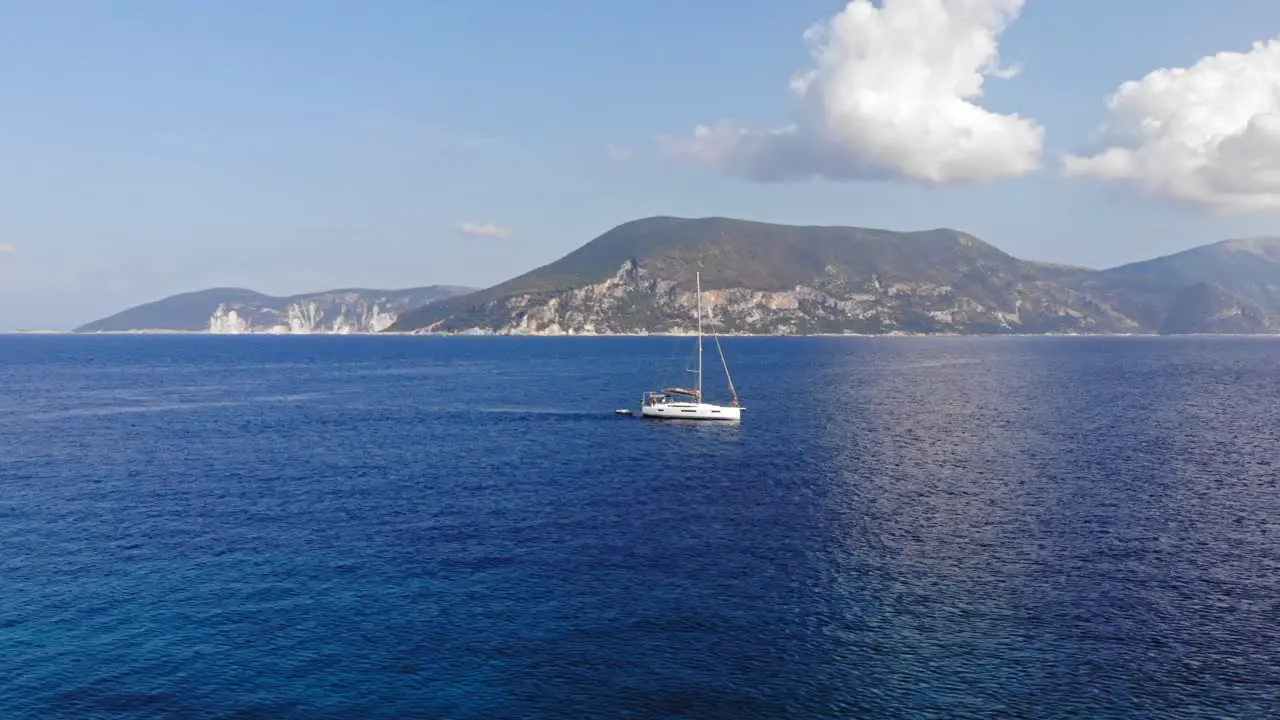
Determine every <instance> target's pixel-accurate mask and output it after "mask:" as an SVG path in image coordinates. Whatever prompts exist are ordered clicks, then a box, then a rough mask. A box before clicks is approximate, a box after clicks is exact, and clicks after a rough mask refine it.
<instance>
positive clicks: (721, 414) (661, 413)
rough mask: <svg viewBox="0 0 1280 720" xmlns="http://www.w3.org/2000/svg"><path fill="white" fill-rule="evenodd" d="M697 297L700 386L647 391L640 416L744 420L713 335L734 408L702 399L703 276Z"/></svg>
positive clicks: (727, 366) (726, 365) (721, 351)
mask: <svg viewBox="0 0 1280 720" xmlns="http://www.w3.org/2000/svg"><path fill="white" fill-rule="evenodd" d="M694 278H695V282H696V283H697V294H698V368H697V370H696V371H695V372H696V373H697V375H698V383H697V385H696V386H695V387H693V388H680V387H669V388H664V389H663V390H661V391H652V390H651V391H649V392H646V393H645V394H644V396H643V398H642V399H641V404H640V415H641V416H642V417H647V418H659V419H668V420H741V419H742V411H743V410H744V409H745V408H743V407H742V405H741V404H740V403H739V402H738V391H737V390H735V389H734V387H733V378H732V377H730V376H729V363H728V361H726V360H725V358H724V349H723V348H721V347H720V336H719V335H716V334H715V333H714V331H713V332H712V337H714V338H715V341H716V350H718V351H719V352H720V363H721V364H722V365H724V376H725V379H726V380H728V381H729V392H730V394H732V395H733V403H732V404H731V405H716V404H714V403H708V402H703V398H702V273H701V272H698V273H696V274H695V275H694Z"/></svg>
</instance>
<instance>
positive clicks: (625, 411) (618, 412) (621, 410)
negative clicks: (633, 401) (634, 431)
mask: <svg viewBox="0 0 1280 720" xmlns="http://www.w3.org/2000/svg"><path fill="white" fill-rule="evenodd" d="M613 414H614V415H633V414H634V413H632V412H631V411H630V410H628V409H626V408H619V409H618V410H614V411H613Z"/></svg>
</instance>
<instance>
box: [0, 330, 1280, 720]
mask: <svg viewBox="0 0 1280 720" xmlns="http://www.w3.org/2000/svg"><path fill="white" fill-rule="evenodd" d="M723 345H724V350H725V353H726V354H727V356H728V360H729V368H730V370H731V371H732V373H733V380H734V382H735V383H736V384H737V386H738V389H739V391H740V393H741V395H742V397H743V402H744V405H745V406H746V407H747V411H746V416H745V419H744V420H743V422H742V423H741V424H740V425H698V424H677V423H663V422H660V421H646V420H641V419H639V418H628V417H622V416H616V415H614V413H613V410H614V409H615V408H619V407H629V408H632V409H635V410H636V411H637V412H638V407H639V401H640V394H641V393H642V392H643V391H644V390H647V389H652V388H653V386H654V385H658V386H661V385H662V384H673V383H675V382H680V383H682V384H684V383H687V382H689V378H690V377H691V376H688V375H683V374H682V373H683V371H684V370H685V369H686V367H687V366H686V361H687V360H688V358H689V355H690V353H691V350H692V341H691V340H689V339H687V338H686V339H679V338H558V339H550V338H431V337H202V336H144V337H124V336H91V337H84V336H33V337H0V718H5V719H7V720H28V719H30V720H36V719H40V720H43V719H45V718H75V719H99V718H102V719H108V718H109V719H121V720H124V719H129V720H133V719H142V718H192V719H203V718H210V719H213V718H222V719H227V720H230V719H231V718H238V719H241V720H247V719H249V718H308V719H309V718H358V719H380V718H468V719H477V720H479V719H484V720H491V719H507V718H510V719H516V718H645V719H650V718H698V719H719V718H725V719H733V720H742V719H746V718H985V717H1002V718H1036V719H1040V718H1065V717H1089V718H1102V717H1106V718H1118V717H1125V718H1137V717H1141V718H1164V717H1168V718H1200V717H1203V718H1221V717H1232V718H1263V717H1276V716H1277V715H1278V714H1280V341H1276V340H1266V339H1245V338H1216V339H1215V338H1199V339H1192V338H1183V339H1178V338H932V339H929V338H808V339H781V338H776V339H765V338H726V339H724V340H723ZM707 367H708V375H707V387H708V394H709V397H712V398H713V399H714V398H715V397H719V398H721V399H724V400H727V399H728V398H729V395H728V392H727V390H726V389H724V385H725V384H726V383H725V381H724V377H723V371H720V370H719V358H718V356H717V355H716V354H715V350H714V345H709V346H708V355H707ZM713 370H715V371H717V372H719V373H720V374H719V375H717V374H715V372H712V371H713ZM664 373H665V374H664Z"/></svg>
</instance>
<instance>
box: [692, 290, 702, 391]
mask: <svg viewBox="0 0 1280 720" xmlns="http://www.w3.org/2000/svg"><path fill="white" fill-rule="evenodd" d="M693 277H694V282H695V283H696V284H697V290H698V402H702V272H701V271H695V272H694V274H693Z"/></svg>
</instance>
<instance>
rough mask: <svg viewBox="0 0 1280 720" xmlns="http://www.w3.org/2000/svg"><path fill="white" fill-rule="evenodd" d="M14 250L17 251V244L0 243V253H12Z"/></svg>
mask: <svg viewBox="0 0 1280 720" xmlns="http://www.w3.org/2000/svg"><path fill="white" fill-rule="evenodd" d="M16 252H18V246H17V245H10V244H9V243H0V255H12V254H14V253H16Z"/></svg>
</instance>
